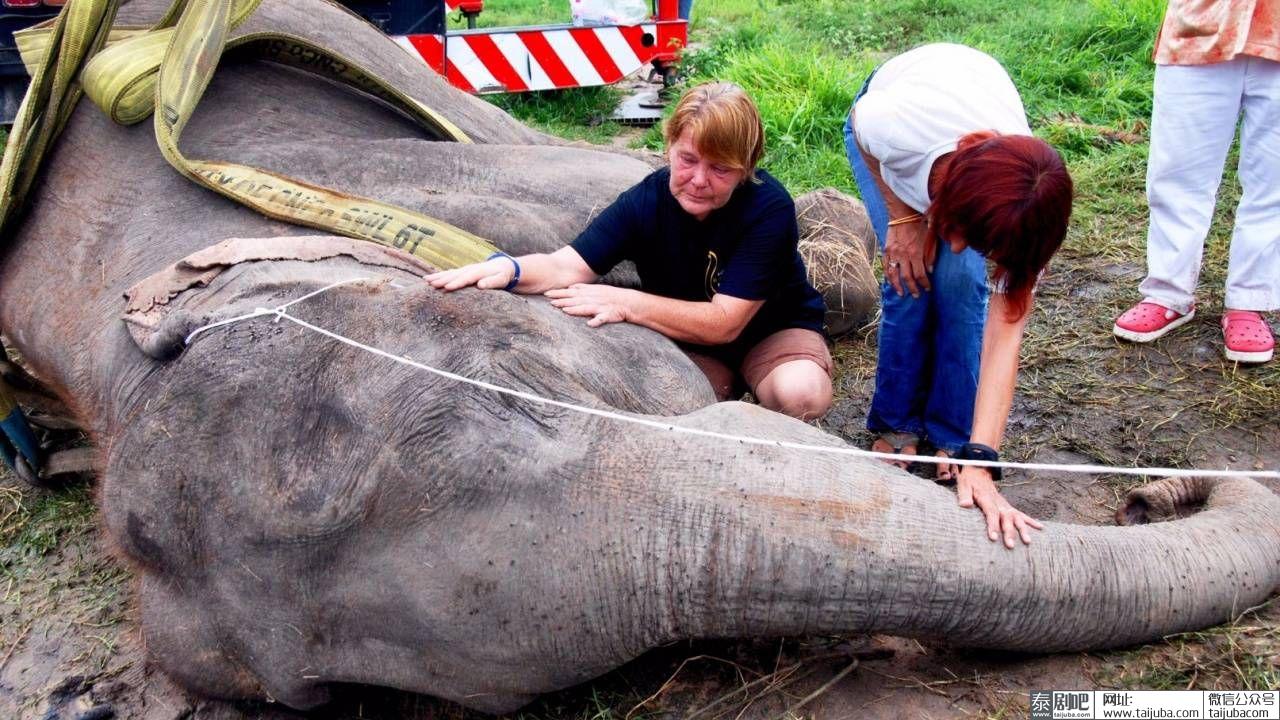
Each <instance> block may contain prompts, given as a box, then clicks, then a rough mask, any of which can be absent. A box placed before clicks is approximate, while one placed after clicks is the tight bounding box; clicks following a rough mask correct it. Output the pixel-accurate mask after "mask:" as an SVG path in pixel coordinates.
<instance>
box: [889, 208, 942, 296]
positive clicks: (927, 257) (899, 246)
mask: <svg viewBox="0 0 1280 720" xmlns="http://www.w3.org/2000/svg"><path fill="white" fill-rule="evenodd" d="M929 238H930V233H929V226H928V225H926V224H925V223H924V221H923V220H921V221H919V222H910V223H904V224H902V225H895V226H893V227H891V228H889V236H888V237H887V238H885V243H884V258H883V259H884V276H885V279H887V280H888V281H889V284H890V285H892V286H893V290H894V292H896V293H898V295H902V293H903V287H904V286H905V287H906V290H907V291H910V293H911V297H920V289H921V288H923V289H924V290H926V291H928V290H929V289H930V288H931V286H930V284H929V273H931V272H933V261H934V256H935V255H936V254H937V247H936V244H935V243H931V242H928V240H929Z"/></svg>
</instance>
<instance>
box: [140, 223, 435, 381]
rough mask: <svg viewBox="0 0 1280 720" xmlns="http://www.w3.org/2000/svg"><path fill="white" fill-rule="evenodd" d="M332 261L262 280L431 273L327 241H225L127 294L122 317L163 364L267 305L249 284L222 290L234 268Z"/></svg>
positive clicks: (401, 256)
mask: <svg viewBox="0 0 1280 720" xmlns="http://www.w3.org/2000/svg"><path fill="white" fill-rule="evenodd" d="M338 258H341V259H344V260H346V261H347V262H345V263H342V264H341V265H340V266H337V267H333V268H327V269H326V270H325V271H324V272H320V273H305V274H299V275H290V274H285V275H284V276H282V277H267V278H264V279H265V280H267V281H268V282H269V283H270V284H271V285H273V286H275V289H277V290H279V288H280V287H281V286H282V285H287V286H290V287H293V286H296V287H297V288H301V287H303V286H308V285H311V284H314V283H316V282H335V281H339V280H344V279H349V278H351V277H353V273H352V271H351V270H350V268H351V266H352V265H353V264H354V265H357V266H367V267H369V268H370V269H371V270H372V268H383V269H394V270H397V271H401V272H404V273H408V274H410V275H412V276H414V277H421V276H423V275H426V274H427V273H430V272H432V271H433V270H434V268H432V267H431V266H430V265H428V264H427V263H425V262H423V261H422V260H420V259H418V258H416V257H414V256H413V255H410V254H408V253H404V252H400V251H399V250H395V249H393V248H390V247H386V246H383V245H378V244H376V243H371V242H367V241H363V240H352V239H350V238H345V237H338V236H333V235H320V236H290V237H268V238H229V239H227V240H223V241H222V242H220V243H218V244H216V245H211V246H209V247H207V248H204V249H203V250H199V251H197V252H195V253H192V254H191V255H188V256H187V257H185V258H183V259H181V260H179V261H178V262H176V263H174V264H172V265H170V266H168V267H166V268H164V269H163V270H161V271H159V272H157V273H155V274H153V275H151V276H150V277H147V278H146V279H144V280H142V281H141V282H139V283H138V284H136V285H134V286H133V287H131V288H129V289H128V290H127V291H125V294H124V297H125V312H124V315H123V316H122V319H123V320H124V322H125V326H126V327H127V328H128V329H129V335H130V336H131V337H132V338H133V341H134V343H135V344H137V346H138V348H139V349H140V350H142V352H144V353H146V354H147V355H149V356H151V357H152V358H155V359H156V360H168V359H170V358H172V357H174V356H176V355H177V354H178V353H179V352H181V351H182V349H183V348H184V347H185V346H186V340H187V337H188V336H189V335H190V334H191V333H192V332H193V331H195V330H196V329H197V328H199V327H201V326H203V325H207V324H210V323H215V322H218V321H219V320H223V319H226V318H230V317H235V316H237V315H242V314H245V313H248V312H252V311H253V309H254V308H255V307H257V306H258V305H260V304H262V303H263V302H264V301H265V298H264V297H263V292H262V290H263V284H261V283H248V285H247V287H240V288H237V289H234V290H230V289H227V288H226V287H221V286H226V285H229V282H225V281H226V280H228V279H229V278H228V276H229V275H230V274H231V273H229V271H231V270H232V269H235V268H238V267H240V266H245V265H249V264H270V263H282V262H292V263H297V262H301V263H316V264H319V263H320V261H323V260H331V259H338ZM352 261H354V262H352ZM343 268H345V269H346V270H345V273H343ZM338 273H343V274H341V275H339V274H338ZM357 276H358V275H357ZM371 279H373V278H371ZM384 279H385V278H384ZM297 294H298V293H297V292H289V293H286V295H288V296H296V295H297ZM284 299H285V300H288V299H290V297H284Z"/></svg>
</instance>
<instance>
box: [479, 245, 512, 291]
mask: <svg viewBox="0 0 1280 720" xmlns="http://www.w3.org/2000/svg"><path fill="white" fill-rule="evenodd" d="M500 257H504V258H506V259H508V260H510V261H511V264H512V265H515V266H516V274H515V275H512V276H511V282H509V283H507V286H506V287H504V288H502V289H503V290H506V291H507V292H511V291H512V290H515V289H516V285H519V284H520V263H518V262H516V259H515V258H513V257H511V256H510V255H508V254H506V253H504V252H502V251H501V250H499V251H498V252H496V253H494V254H492V255H490V256H489V257H487V258H485V259H484V261H485V262H489V261H490V260H492V259H494V258H500Z"/></svg>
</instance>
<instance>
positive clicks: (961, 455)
mask: <svg viewBox="0 0 1280 720" xmlns="http://www.w3.org/2000/svg"><path fill="white" fill-rule="evenodd" d="M955 457H956V459H957V460H985V461H987V462H1000V453H999V452H997V451H996V449H995V448H993V447H991V446H989V445H983V444H982V443H965V444H963V445H961V446H960V451H959V452H957V453H956V454H955ZM982 469H983V470H986V471H987V472H989V473H991V479H992V480H997V481H998V480H1000V479H1001V476H1002V475H1003V473H1002V472H1001V470H1002V469H1003V468H998V467H984V468H982Z"/></svg>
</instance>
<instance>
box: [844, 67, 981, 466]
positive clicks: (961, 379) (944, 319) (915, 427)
mask: <svg viewBox="0 0 1280 720" xmlns="http://www.w3.org/2000/svg"><path fill="white" fill-rule="evenodd" d="M873 74H874V73H873ZM870 82H871V78H867V83H866V84H864V85H863V86H862V90H861V91H859V92H858V97H859V98H860V97H862V95H863V93H865V92H866V91H867V85H868V84H870ZM854 102H855V103H856V102H857V98H855V99H854ZM844 147H845V152H846V153H847V154H848V156H849V166H850V167H851V168H852V169H853V179H854V181H855V182H856V183H857V185H858V193H859V194H860V195H861V196H862V203H863V205H865V206H866V208H867V215H868V217H870V219H871V226H872V227H873V228H875V231H876V238H877V240H879V243H880V252H881V253H883V252H884V243H885V238H886V237H887V236H888V234H889V209H888V208H887V207H886V206H885V202H884V197H882V196H881V194H880V189H879V187H878V186H877V185H876V182H875V177H874V176H873V175H872V174H871V169H870V168H868V167H867V164H866V163H865V162H864V161H863V159H862V154H861V153H860V152H858V146H857V140H855V139H854V134H853V127H852V123H851V121H850V119H849V118H847V117H846V118H845V123H844ZM933 242H936V243H937V244H938V248H937V259H936V260H935V262H934V266H933V272H932V273H931V274H930V275H929V282H930V283H931V284H932V286H933V289H932V290H930V291H928V292H923V291H922V292H921V293H920V297H919V298H913V297H911V294H910V293H906V294H904V295H902V296H899V295H898V293H897V292H895V291H894V289H893V286H892V285H890V284H889V282H888V281H887V280H882V281H881V283H880V337H879V359H878V362H877V364H876V389H875V394H874V395H873V396H872V398H871V409H870V411H868V413H867V429H868V430H870V431H872V432H876V433H882V432H909V433H914V434H916V435H920V436H923V437H924V438H927V439H928V440H929V441H930V442H932V443H933V444H934V445H935V446H936V447H938V448H940V449H943V450H946V451H948V452H955V451H956V450H959V449H960V446H961V445H963V444H964V443H966V442H969V434H970V431H971V430H972V428H973V403H974V398H975V397H976V396H977V394H978V360H979V358H980V357H981V355H982V329H983V326H984V325H985V324H986V319H987V294H988V290H987V268H986V261H985V260H984V259H983V257H982V255H980V254H978V253H977V252H976V251H974V250H972V249H970V248H965V249H964V251H963V252H960V253H954V252H952V251H951V247H950V246H949V245H948V244H946V243H943V242H942V241H941V239H939V238H936V237H935V238H934V239H933ZM904 290H905V288H904Z"/></svg>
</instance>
